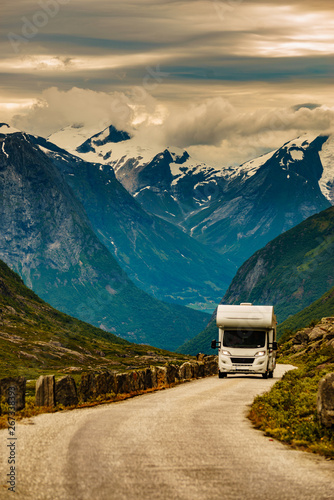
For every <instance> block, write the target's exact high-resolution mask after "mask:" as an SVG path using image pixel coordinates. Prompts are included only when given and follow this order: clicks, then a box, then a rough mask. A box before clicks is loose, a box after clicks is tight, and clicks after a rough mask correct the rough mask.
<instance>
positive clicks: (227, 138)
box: [0, 0, 334, 165]
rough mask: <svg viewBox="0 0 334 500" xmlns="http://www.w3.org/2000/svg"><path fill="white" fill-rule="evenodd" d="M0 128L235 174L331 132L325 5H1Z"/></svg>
mask: <svg viewBox="0 0 334 500" xmlns="http://www.w3.org/2000/svg"><path fill="white" fill-rule="evenodd" d="M1 7H2V9H1V11H2V12H1V21H2V23H1V40H0V73H1V79H0V85H1V89H0V112H1V115H2V116H1V118H0V121H7V122H10V123H11V124H12V125H14V126H16V127H19V128H21V129H24V130H26V131H28V132H33V133H37V134H40V135H43V136H46V135H48V134H49V133H51V132H54V131H56V130H58V129H60V128H62V127H64V126H66V125H69V124H72V123H82V124H84V125H85V126H88V127H91V128H92V129H96V131H98V130H99V129H102V128H104V126H105V125H107V124H108V123H113V124H114V125H116V126H118V127H120V128H124V129H126V130H128V131H130V132H133V133H134V132H135V131H136V133H139V134H141V137H143V141H145V140H146V141H148V142H149V141H150V140H153V139H154V140H156V141H160V142H161V144H162V145H165V146H167V145H177V146H179V147H184V148H187V149H188V150H190V152H191V153H192V154H194V155H196V156H198V157H199V158H200V159H202V160H206V161H207V162H208V163H210V162H212V163H215V164H219V163H220V164H224V165H227V164H231V163H240V162H242V161H245V160H247V159H250V158H251V157H254V156H257V155H258V154H261V153H263V152H267V151H269V150H271V149H274V148H276V147H278V146H280V145H281V144H282V143H283V142H285V141H286V140H289V139H292V138H293V137H295V136H297V135H300V134H301V133H304V132H306V131H311V132H315V133H319V134H320V133H326V132H328V130H331V129H332V126H333V121H334V92H333V73H334V65H333V63H334V57H333V54H334V8H333V3H332V2H331V1H330V0H324V1H321V0H318V1H315V0H303V1H302V0H292V1H290V2H288V1H282V0H270V1H261V0H258V1H249V0H243V1H242V0H226V1H225V0H224V1H223V0H189V1H186V0H183V1H177V0H163V1H162V0H155V1H153V0H132V1H130V0H118V1H114V0H94V1H93V0H39V1H31V0H15V2H13V1H12V0H3V1H2V4H1Z"/></svg>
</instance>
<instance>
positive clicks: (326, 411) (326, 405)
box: [317, 373, 334, 427]
mask: <svg viewBox="0 0 334 500" xmlns="http://www.w3.org/2000/svg"><path fill="white" fill-rule="evenodd" d="M317 411H318V417H319V421H320V423H321V424H322V425H324V426H325V427H334V373H327V375H326V376H325V377H324V378H322V379H321V380H320V382H319V388H318V397H317Z"/></svg>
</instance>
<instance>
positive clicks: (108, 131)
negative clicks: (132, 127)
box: [77, 125, 131, 153]
mask: <svg viewBox="0 0 334 500" xmlns="http://www.w3.org/2000/svg"><path fill="white" fill-rule="evenodd" d="M129 139H131V137H130V135H129V134H128V133H127V132H125V131H124V130H118V129H117V128H115V127H114V126H113V125H109V127H107V128H105V129H104V130H103V131H102V132H99V133H97V134H95V135H93V137H91V138H90V139H87V140H86V141H85V142H84V143H83V144H81V146H79V147H78V148H77V151H78V153H89V152H90V151H92V152H94V151H95V148H94V146H95V147H96V146H97V147H99V146H104V145H105V144H109V143H118V142H124V141H128V140H129Z"/></svg>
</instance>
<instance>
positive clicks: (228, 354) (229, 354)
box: [220, 349, 231, 356]
mask: <svg viewBox="0 0 334 500" xmlns="http://www.w3.org/2000/svg"><path fill="white" fill-rule="evenodd" d="M220 352H221V354H224V356H231V353H230V351H225V349H224V350H222V351H220Z"/></svg>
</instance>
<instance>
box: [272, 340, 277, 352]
mask: <svg viewBox="0 0 334 500" xmlns="http://www.w3.org/2000/svg"><path fill="white" fill-rule="evenodd" d="M273 351H277V342H273Z"/></svg>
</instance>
